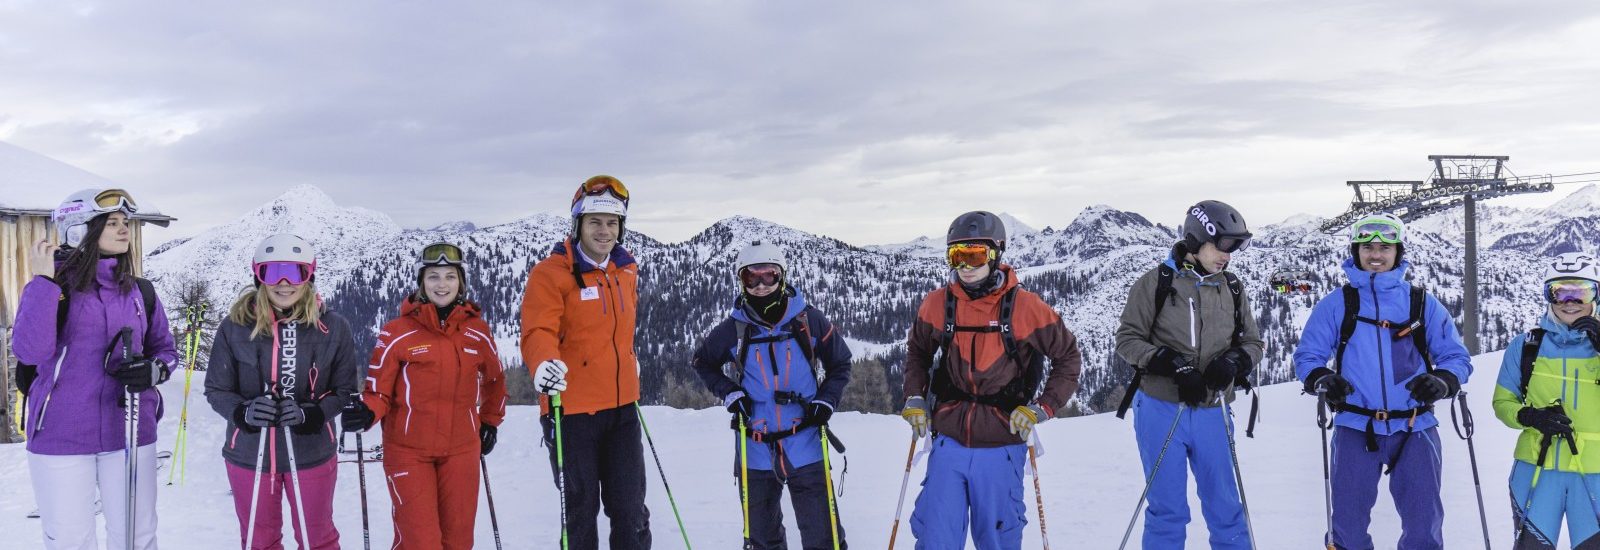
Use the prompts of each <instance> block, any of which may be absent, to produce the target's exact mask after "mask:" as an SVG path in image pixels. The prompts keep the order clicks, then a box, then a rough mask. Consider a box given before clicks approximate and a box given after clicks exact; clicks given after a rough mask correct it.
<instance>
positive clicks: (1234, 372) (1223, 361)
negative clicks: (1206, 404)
mask: <svg viewBox="0 0 1600 550" xmlns="http://www.w3.org/2000/svg"><path fill="white" fill-rule="evenodd" d="M1250 371H1251V365H1250V354H1248V353H1245V352H1244V350H1242V349H1239V348H1229V349H1228V351H1224V352H1222V354H1221V355H1218V356H1217V357H1216V358H1215V359H1212V360H1211V363H1210V364H1208V365H1206V371H1205V373H1204V375H1205V379H1206V387H1208V388H1211V389H1212V390H1216V391H1222V390H1225V389H1228V387H1229V386H1239V385H1241V384H1240V381H1241V380H1244V378H1245V377H1246V376H1248V375H1249V374H1250Z"/></svg>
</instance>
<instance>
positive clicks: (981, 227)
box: [944, 210, 1006, 251]
mask: <svg viewBox="0 0 1600 550" xmlns="http://www.w3.org/2000/svg"><path fill="white" fill-rule="evenodd" d="M962 241H989V242H990V243H991V244H993V245H994V247H995V248H996V249H998V250H1002V251H1003V250H1005V249H1006V224H1004V223H1001V222H1000V216H996V215H994V214H993V213H990V212H984V211H982V210H974V211H972V212H967V213H965V214H962V215H960V216H956V221H953V222H950V230H949V231H947V232H945V235H944V244H946V245H952V244H955V243H958V242H962Z"/></svg>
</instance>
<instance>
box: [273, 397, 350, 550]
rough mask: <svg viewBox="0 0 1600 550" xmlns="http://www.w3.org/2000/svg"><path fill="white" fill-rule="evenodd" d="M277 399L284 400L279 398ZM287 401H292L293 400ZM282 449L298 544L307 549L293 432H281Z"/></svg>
mask: <svg viewBox="0 0 1600 550" xmlns="http://www.w3.org/2000/svg"><path fill="white" fill-rule="evenodd" d="M279 399H285V398H284V397H282V396H279ZM287 399H291V400H292V399H294V398H292V397H290V398H287ZM296 406H299V405H296ZM283 448H284V449H285V450H287V451H288V452H289V483H290V484H291V485H293V486H294V508H295V510H294V511H295V519H298V520H300V539H301V540H300V544H301V545H302V546H306V547H309V546H311V531H308V530H306V499H305V497H304V496H302V495H301V494H300V466H299V465H298V464H296V463H295V459H294V430H292V429H284V430H283ZM357 458H359V457H357Z"/></svg>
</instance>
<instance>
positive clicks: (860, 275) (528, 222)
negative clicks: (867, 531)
mask: <svg viewBox="0 0 1600 550" xmlns="http://www.w3.org/2000/svg"><path fill="white" fill-rule="evenodd" d="M1479 212H1480V222H1479V226H1478V227H1479V231H1480V232H1481V237H1480V243H1483V245H1484V249H1483V250H1481V253H1480V257H1481V263H1482V274H1481V276H1480V280H1481V281H1482V282H1483V283H1482V284H1483V288H1482V290H1481V296H1482V299H1481V303H1482V312H1483V315H1482V320H1481V322H1480V327H1482V330H1481V333H1480V337H1481V339H1482V341H1483V347H1484V350H1485V351H1487V350H1493V349H1499V348H1501V347H1504V345H1505V344H1506V342H1508V341H1509V340H1510V338H1511V337H1512V336H1514V335H1515V334H1516V333H1518V332H1520V331H1521V330H1522V329H1523V328H1524V327H1525V326H1526V325H1528V324H1529V323H1530V322H1531V320H1532V319H1534V318H1535V316H1536V315H1538V313H1539V311H1540V310H1541V308H1542V305H1541V301H1540V300H1539V294H1538V291H1537V288H1538V277H1539V276H1540V271H1541V270H1540V268H1539V266H1538V258H1539V257H1541V256H1544V255H1547V254H1554V253H1558V252H1562V251H1567V250H1575V249H1582V250H1595V249H1596V248H1597V244H1600V243H1597V242H1596V240H1597V239H1596V237H1595V236H1596V235H1597V234H1600V233H1597V230H1600V188H1597V187H1594V186H1590V187H1585V188H1583V189H1581V190H1578V191H1577V192H1575V193H1573V194H1572V195H1571V196H1569V197H1567V198H1566V199H1564V200H1562V201H1560V202H1558V203H1557V204H1555V205H1552V206H1550V207H1548V208H1543V209H1517V208H1507V207H1498V206H1486V207H1481V208H1480V209H1479ZM1248 214H1249V213H1247V215H1248ZM1264 217H1268V216H1265V215H1264V214H1256V215H1255V218H1256V219H1258V220H1259V219H1260V218H1264ZM1320 221H1321V220H1320V219H1319V218H1315V217H1311V216H1295V217H1291V218H1289V219H1287V220H1285V221H1283V222H1280V223H1276V224H1272V225H1264V226H1257V227H1256V228H1255V233H1256V239H1255V240H1254V242H1253V244H1252V247H1251V248H1249V249H1246V250H1244V251H1241V252H1240V253H1238V254H1236V255H1235V259H1234V265H1233V267H1231V268H1230V269H1231V270H1233V271H1234V272H1236V273H1238V274H1239V275H1240V277H1241V278H1242V279H1243V280H1245V281H1246V282H1247V284H1248V291H1249V296H1250V298H1251V299H1252V301H1253V302H1254V304H1255V308H1254V309H1255V311H1254V313H1255V314H1256V316H1257V321H1258V322H1259V324H1260V325H1261V326H1262V328H1263V332H1264V336H1265V337H1266V339H1267V343H1268V345H1267V359H1266V361H1264V364H1263V366H1262V372H1263V376H1264V378H1263V382H1264V383H1270V382H1277V381H1282V380H1286V379H1287V378H1288V377H1289V375H1290V370H1291V369H1290V366H1289V363H1288V356H1289V354H1290V353H1291V352H1292V350H1293V349H1294V345H1295V342H1296V340H1297V338H1298V333H1299V327H1300V323H1301V322H1302V321H1303V320H1304V318H1305V317H1306V315H1308V313H1309V309H1310V307H1311V305H1312V304H1313V303H1314V302H1315V300H1316V298H1317V297H1318V296H1320V295H1321V294H1323V293H1326V292H1328V291H1330V290H1331V289H1333V288H1334V287H1336V286H1337V285H1338V284H1341V283H1342V282H1343V279H1344V275H1343V273H1342V272H1341V271H1340V270H1339V268H1338V264H1339V262H1340V261H1341V260H1342V259H1343V258H1344V257H1345V256H1346V255H1347V254H1348V252H1347V250H1346V246H1345V245H1343V244H1342V239H1341V238H1339V237H1332V236H1327V235H1323V234H1321V233H1318V232H1317V231H1316V226H1317V224H1318V223H1320ZM1006 223H1007V226H1008V228H1009V229H1010V231H1011V232H1012V235H1013V236H1012V237H1011V239H1010V244H1009V248H1008V250H1007V253H1006V259H1007V261H1008V262H1009V263H1011V264H1013V265H1015V266H1017V267H1018V268H1019V272H1020V273H1021V274H1022V276H1023V280H1024V284H1025V285H1026V286H1027V287H1028V288H1030V289H1032V290H1034V291H1036V292H1039V293H1040V294H1041V295H1042V296H1044V298H1045V300H1046V301H1047V302H1049V303H1050V304H1051V305H1053V306H1054V307H1055V308H1056V310H1057V311H1059V312H1060V313H1061V315H1062V317H1063V319H1064V320H1065V322H1066V324H1067V326H1068V327H1070V328H1071V329H1072V330H1073V331H1074V332H1075V333H1077V334H1078V336H1079V338H1080V339H1081V341H1082V345H1083V352H1084V356H1085V363H1086V364H1085V373H1084V378H1083V380H1084V385H1083V388H1082V389H1081V390H1080V392H1079V394H1078V401H1079V406H1080V407H1082V408H1083V409H1084V410H1086V411H1103V410H1106V409H1107V408H1108V407H1109V406H1111V405H1113V404H1114V403H1115V399H1116V398H1117V397H1118V396H1120V391H1121V385H1122V384H1123V382H1124V381H1125V380H1126V378H1127V373H1126V372H1114V371H1113V369H1111V368H1110V367H1109V365H1110V359H1111V355H1112V354H1111V348H1112V342H1111V334H1112V332H1113V331H1114V330H1115V323H1116V318H1117V316H1118V315H1119V314H1120V312H1121V310H1122V305H1123V302H1124V300H1125V298H1126V291H1127V289H1128V287H1129V286H1130V285H1131V284H1132V282H1133V280H1134V279H1135V278H1137V277H1138V276H1139V275H1140V274H1142V273H1143V272H1145V271H1147V270H1149V269H1150V268H1151V267H1153V266H1154V265H1155V264H1156V262H1158V261H1159V260H1161V259H1163V258H1165V256H1166V255H1167V252H1168V249H1169V248H1170V246H1171V243H1172V242H1173V241H1174V240H1175V239H1176V233H1175V231H1174V230H1173V229H1172V228H1171V227H1167V226H1163V225H1159V224H1155V223H1152V222H1150V221H1149V220H1147V219H1145V218H1144V217H1143V216H1140V215H1138V214H1134V213H1130V212H1123V211H1120V210H1117V209H1115V208H1112V207H1109V206H1092V207H1089V208H1085V209H1084V210H1082V211H1081V212H1079V213H1078V214H1077V216H1075V217H1074V218H1073V219H1072V220H1071V221H1070V222H1069V223H1067V224H1066V225H1065V226H1063V227H1061V228H1059V229H1058V228H1054V227H1046V228H1044V229H1042V230H1035V229H1032V228H1030V227H1028V226H1027V225H1025V224H1023V223H1021V222H1020V221H1018V220H1016V219H1014V218H1010V217H1009V216H1007V217H1006ZM570 225H571V222H570V221H569V219H568V218H567V217H566V216H565V215H560V214H550V213H536V214H532V215H530V216H528V217H526V218H523V219H520V220H517V221H513V222H510V223H506V224H500V225H495V226H489V227H477V226H475V225H473V224H471V223H469V222H461V223H454V224H446V225H443V226H440V227H436V228H433V229H426V230H416V229H403V228H402V227H401V226H400V225H398V224H397V223H395V222H394V220H392V219H389V218H388V217H387V216H385V215H384V214H381V213H378V212H374V211H371V210H367V209H363V208H359V207H346V206H341V205H337V204H334V202H333V201H332V200H331V199H329V198H328V196H327V195H325V194H324V193H322V192H321V191H320V190H318V189H317V188H315V187H311V186H300V187H295V188H293V189H290V190H289V191H287V192H286V193H284V194H283V195H282V196H279V197H277V198H276V199H274V200H272V201H270V202H269V203H267V204H265V205H263V206H261V207H260V208H257V209H255V210H253V211H251V212H249V213H247V214H245V215H244V216H242V217H240V218H239V219H238V220H235V221H234V222H232V223H229V224H226V225H222V226H219V227H216V228H213V229H211V230H209V231H207V232H205V233H203V234H201V235H198V236H196V237H193V238H190V239H186V240H182V241H175V242H172V243H168V244H166V245H163V246H161V247H159V248H157V249H154V250H153V251H151V252H150V253H149V256H148V257H147V262H146V269H147V271H148V273H149V274H150V275H151V276H152V278H153V279H155V280H156V281H157V285H158V288H160V289H161V290H162V291H163V292H164V293H171V292H173V291H174V289H175V288H177V287H176V285H178V284H180V281H182V280H184V279H186V278H190V279H192V278H201V279H204V280H205V281H206V282H208V283H209V284H210V287H211V300H212V302H213V303H214V304H229V303H231V302H232V301H233V298H234V297H236V296H237V294H238V292H239V291H240V290H242V289H244V288H247V287H248V286H249V284H250V274H249V269H248V266H249V258H250V256H251V255H252V254H253V252H254V247H255V245H256V243H258V242H259V241H260V240H261V239H262V238H264V237H265V236H267V235H269V234H272V233H277V232H292V233H296V234H299V235H301V236H302V237H305V238H307V239H308V240H310V241H311V242H312V243H313V244H315V245H316V246H317V247H318V250H319V258H320V259H319V265H318V276H317V284H318V288H319V290H320V291H321V293H322V295H323V296H324V298H325V299H327V300H328V303H329V306H330V307H331V308H332V309H333V310H334V311H337V312H339V313H340V314H342V315H344V316H345V317H346V318H348V319H350V320H351V321H352V322H353V323H354V324H355V325H356V326H361V327H367V328H368V329H369V330H367V331H361V336H360V337H361V338H363V339H364V341H363V342H361V344H362V345H370V343H371V338H372V333H373V332H375V331H376V329H377V327H378V326H379V325H381V324H382V322H383V321H384V320H385V319H387V318H388V317H390V316H392V315H393V314H394V312H395V311H396V308H397V307H398V304H399V301H400V299H401V298H402V297H403V296H404V295H405V294H406V293H407V292H409V291H411V290H412V289H413V288H414V284H415V283H414V281H415V272H414V267H413V266H412V261H413V259H412V258H413V255H414V254H415V252H416V251H417V250H419V249H420V248H421V247H422V246H423V245H425V244H426V243H428V242H432V241H436V240H447V241H451V242H456V243H459V244H461V245H462V246H463V247H464V248H465V249H467V251H468V255H469V257H470V263H471V266H470V267H469V270H468V280H469V283H470V285H471V288H472V293H473V298H474V299H475V300H477V301H478V302H479V303H480V304H482V305H483V306H484V308H485V310H486V315H487V317H488V319H489V320H490V323H491V324H492V326H493V327H494V332H495V336H496V338H497V339H498V340H500V344H501V345H500V350H501V353H502V354H503V355H504V356H505V357H504V359H505V360H506V362H507V363H508V365H516V364H519V363H520V358H519V357H520V356H519V352H518V346H517V334H518V319H517V311H518V308H519V306H520V303H521V296H522V292H523V288H524V285H525V282H526V276H527V271H528V269H529V267H530V266H531V265H532V264H533V263H534V262H535V261H537V260H538V259H539V258H542V257H543V256H544V255H546V254H547V253H548V251H549V250H550V247H551V245H553V244H554V243H556V242H558V241H559V240H561V239H562V238H564V236H565V235H566V233H567V231H568V230H569V228H570ZM1460 225H1461V213H1460V212H1459V211H1457V212H1447V213H1442V214H1439V215H1436V216H1433V217H1430V218H1426V219H1423V220H1420V221H1418V222H1417V223H1415V224H1413V225H1412V228H1413V231H1412V234H1411V236H1410V245H1409V246H1408V250H1407V256H1406V257H1407V258H1408V259H1409V260H1411V262H1412V263H1413V264H1414V265H1415V268H1414V269H1413V273H1412V276H1413V281H1414V282H1415V283H1417V284H1420V285H1423V286H1426V287H1427V288H1429V289H1430V290H1432V291H1433V292H1434V293H1435V294H1436V295H1438V296H1439V297H1440V299H1441V300H1443V301H1444V302H1445V304H1446V305H1447V306H1449V307H1450V308H1452V310H1453V311H1459V305H1460V301H1461V295H1462V290H1461V276H1462V267H1461V263H1462V260H1461V258H1462V257H1463V252H1462V249H1461V245H1460V242H1461V240H1462V239H1461V237H1460V235H1461V229H1460ZM939 229H942V228H939ZM754 240H763V241H769V242H775V243H777V244H779V245H781V246H783V247H784V248H785V249H786V250H787V251H788V253H789V259H790V263H791V264H793V265H792V272H793V279H792V280H793V281H795V282H796V283H797V286H798V287H799V288H801V289H802V290H803V291H805V292H807V293H808V295H809V298H810V299H811V300H812V302H813V303H816V304H817V305H818V307H820V308H821V309H822V310H823V311H824V312H825V313H827V314H828V315H829V316H830V318H832V319H833V320H834V322H835V323H836V324H837V325H838V326H839V329H840V330H841V331H842V332H843V333H844V335H845V336H847V337H848V338H849V339H850V341H851V342H852V344H853V347H854V348H855V349H856V350H857V352H858V356H862V355H871V356H874V358H875V359H877V361H876V362H874V363H871V364H870V367H869V368H881V369H884V371H885V372H884V375H885V376H884V378H885V382H884V383H885V385H886V386H887V387H886V388H884V390H885V391H893V393H895V394H898V385H899V379H900V377H899V368H900V365H901V363H902V362H903V356H904V349H903V345H899V344H898V343H899V342H900V341H901V340H903V339H904V336H905V334H906V331H907V330H908V329H909V327H910V324H911V321H912V319H913V316H914V312H915V308H916V306H917V303H918V302H919V300H920V298H921V296H922V295H923V294H925V293H926V292H927V291H928V290H930V289H932V288H934V287H935V286H937V285H938V284H940V283H941V282H942V281H944V280H945V277H946V275H945V268H944V267H943V265H942V262H941V258H940V256H941V255H942V253H943V241H942V232H941V234H940V235H938V236H930V237H924V238H921V239H917V240H914V241H911V242H907V243H901V244H892V245H877V246H866V247H860V246H855V245H852V244H849V243H844V242H841V241H838V240H835V239H831V238H826V237H822V236H818V235H815V234H811V233H807V232H805V231H802V230H798V229H794V228H790V227H785V226H782V225H778V224H774V223H770V222H766V221H763V220H760V219H757V218H751V217H744V216H736V217H733V218H728V219H725V220H722V221H719V222H717V223H715V224H713V225H712V226H711V227H708V228H707V229H705V230H704V231H702V232H701V233H699V234H697V235H695V236H693V237H691V238H689V239H688V240H685V241H683V242H679V243H663V242H659V241H656V240H654V239H652V238H650V237H649V236H647V235H644V234H640V233H637V232H630V233H628V235H627V236H626V237H625V243H626V246H627V247H628V248H629V249H630V250H631V251H633V252H634V254H635V256H636V257H637V258H638V259H639V262H640V265H641V277H642V283H641V292H640V302H641V303H640V306H639V307H640V326H639V334H638V338H637V341H638V346H639V354H640V357H641V358H643V362H644V365H643V371H644V373H645V377H644V384H645V394H646V400H647V401H650V402H652V403H662V402H669V401H672V400H670V399H668V398H667V393H668V391H667V390H668V388H669V387H672V386H675V385H685V384H687V385H689V386H694V385H698V381H697V379H695V378H694V376H693V374H692V373H691V372H690V369H689V366H688V365H689V362H688V360H689V354H690V353H691V352H692V350H693V344H694V343H695V342H696V341H698V339H699V338H700V336H701V335H702V334H703V333H704V331H706V330H708V329H709V328H710V327H711V326H712V325H713V324H714V323H715V322H716V321H717V320H719V319H720V318H721V317H723V316H724V315H726V310H727V308H728V307H729V306H730V304H731V299H732V297H733V295H734V291H735V288H734V284H733V276H732V274H731V273H730V272H729V266H730V265H731V263H732V259H733V256H734V254H735V253H736V251H737V249H738V248H739V247H741V246H743V245H744V244H746V243H749V242H752V241H754ZM1284 269H1304V270H1307V271H1310V272H1311V273H1312V274H1313V275H1314V277H1315V278H1316V280H1317V281H1318V283H1319V285H1320V288H1319V289H1318V291H1317V292H1316V293H1314V294H1315V295H1310V296H1280V295H1276V294H1274V293H1272V292H1271V291H1270V289H1269V288H1268V287H1267V284H1266V281H1267V279H1268V278H1269V277H1270V276H1271V275H1272V273H1274V272H1275V271H1279V270H1284ZM222 309H224V308H220V307H214V308H213V309H212V311H220V310H222ZM859 366H860V365H858V368H859ZM891 388H893V390H891Z"/></svg>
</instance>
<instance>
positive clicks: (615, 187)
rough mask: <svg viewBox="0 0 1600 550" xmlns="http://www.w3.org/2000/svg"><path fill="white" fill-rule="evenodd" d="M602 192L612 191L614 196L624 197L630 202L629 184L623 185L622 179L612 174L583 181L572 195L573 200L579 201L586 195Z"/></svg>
mask: <svg viewBox="0 0 1600 550" xmlns="http://www.w3.org/2000/svg"><path fill="white" fill-rule="evenodd" d="M601 193H611V195H612V196H615V197H616V198H619V199H622V202H623V203H627V202H628V186H626V185H623V184H622V180H618V179H617V178H613V177H611V176H595V177H592V178H589V180H588V181H585V182H583V185H580V186H578V192H577V193H576V194H574V195H572V202H578V199H580V198H583V196H584V195H599V194H601Z"/></svg>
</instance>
